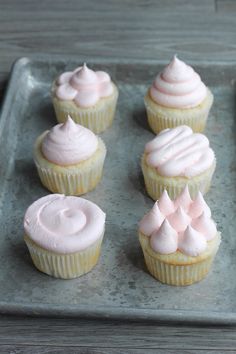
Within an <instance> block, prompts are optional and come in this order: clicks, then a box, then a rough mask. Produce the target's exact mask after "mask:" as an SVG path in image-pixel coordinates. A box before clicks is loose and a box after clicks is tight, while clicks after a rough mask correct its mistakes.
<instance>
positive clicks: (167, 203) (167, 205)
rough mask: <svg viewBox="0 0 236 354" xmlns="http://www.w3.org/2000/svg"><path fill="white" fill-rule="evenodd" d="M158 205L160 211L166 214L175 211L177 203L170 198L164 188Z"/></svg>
mask: <svg viewBox="0 0 236 354" xmlns="http://www.w3.org/2000/svg"><path fill="white" fill-rule="evenodd" d="M158 206H159V209H160V211H161V212H162V213H163V214H165V215H169V214H171V213H173V212H174V211H175V204H174V203H173V202H172V200H171V199H170V197H169V195H168V193H167V191H166V190H164V192H163V193H162V195H161V197H160V199H159V200H158Z"/></svg>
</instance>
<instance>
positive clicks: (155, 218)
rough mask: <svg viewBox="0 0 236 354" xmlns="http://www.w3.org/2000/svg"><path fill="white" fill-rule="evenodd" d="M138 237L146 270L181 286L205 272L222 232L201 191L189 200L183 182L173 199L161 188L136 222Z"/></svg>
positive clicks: (157, 277) (195, 279)
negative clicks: (178, 192)
mask: <svg viewBox="0 0 236 354" xmlns="http://www.w3.org/2000/svg"><path fill="white" fill-rule="evenodd" d="M139 241H140V244H141V247H142V250H143V254H144V258H145V262H146V265H147V268H148V270H149V272H150V273H151V274H152V275H153V276H154V277H155V278H156V279H158V280H159V281H161V282H162V283H166V284H170V285H178V286H180V285H190V284H192V283H195V282H198V281H200V280H201V279H203V278H204V277H205V276H206V275H207V274H208V272H209V270H210V267H211V264H212V261H213V259H214V257H215V254H216V252H217V250H218V248H219V245H220V241H221V236H220V233H219V232H218V231H217V228H216V224H215V223H214V221H213V220H212V218H211V212H210V208H209V207H208V205H207V204H206V202H205V200H204V198H203V196H202V194H201V192H198V195H197V197H196V198H195V199H193V200H192V199H191V197H190V194H189V191H188V187H187V186H186V187H185V188H184V189H183V191H182V193H181V194H180V195H179V196H178V197H177V198H176V199H175V200H171V199H170V197H169V196H168V193H167V192H166V191H164V192H163V194H162V196H161V198H160V199H159V200H158V201H157V202H156V203H155V204H154V206H153V208H152V209H151V210H150V211H149V213H147V214H146V215H145V216H144V217H143V218H142V220H141V222H140V224H139Z"/></svg>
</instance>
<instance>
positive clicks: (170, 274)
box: [139, 234, 220, 286]
mask: <svg viewBox="0 0 236 354" xmlns="http://www.w3.org/2000/svg"><path fill="white" fill-rule="evenodd" d="M139 240H140V244H141V247H142V250H143V254H144V259H145V263H146V266H147V269H148V271H149V272H150V274H151V275H152V276H153V277H154V278H156V279H157V280H159V281H160V282H162V283H165V284H169V285H176V286H185V285H190V284H193V283H196V282H198V281H200V280H202V279H203V278H204V277H205V276H206V275H207V274H208V273H209V270H210V268H211V264H212V262H213V260H214V257H215V254H216V252H217V250H218V247H219V244H220V235H218V236H217V238H216V240H215V243H214V244H213V245H212V247H211V249H210V251H209V254H208V255H207V256H204V257H203V256H202V258H201V257H200V259H198V260H196V261H195V262H194V261H192V257H188V256H186V255H181V254H177V252H176V253H175V254H173V255H171V257H172V263H171V262H165V261H163V260H161V259H160V258H161V257H160V258H158V257H153V256H152V255H151V252H150V251H148V248H149V247H150V246H149V238H148V237H147V236H144V235H141V234H139ZM153 252H154V251H153ZM162 257H163V258H165V255H162ZM166 259H168V256H166Z"/></svg>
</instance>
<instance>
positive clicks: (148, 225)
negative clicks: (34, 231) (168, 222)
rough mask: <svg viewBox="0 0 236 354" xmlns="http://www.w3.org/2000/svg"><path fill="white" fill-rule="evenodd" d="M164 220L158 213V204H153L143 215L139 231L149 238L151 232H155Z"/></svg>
mask: <svg viewBox="0 0 236 354" xmlns="http://www.w3.org/2000/svg"><path fill="white" fill-rule="evenodd" d="M164 218H165V217H164V215H163V214H162V213H161V212H160V209H159V207H158V204H157V203H155V204H154V205H153V207H152V209H151V210H150V211H149V213H148V214H146V215H144V217H143V218H142V220H141V222H140V231H141V232H142V233H143V234H144V235H148V236H150V235H151V234H152V233H153V231H155V230H156V229H158V228H159V227H160V226H161V224H162V222H163V220H164Z"/></svg>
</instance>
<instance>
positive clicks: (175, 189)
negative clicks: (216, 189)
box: [142, 156, 216, 201]
mask: <svg viewBox="0 0 236 354" xmlns="http://www.w3.org/2000/svg"><path fill="white" fill-rule="evenodd" d="M215 166H216V163H215V162H214V164H212V166H211V167H210V168H209V169H208V170H207V171H205V172H204V173H202V174H201V175H198V176H195V177H192V178H186V177H164V176H161V175H159V174H158V173H157V171H156V169H155V168H152V167H150V166H148V165H147V164H146V163H145V162H144V156H143V158H142V171H143V176H144V183H145V187H146V191H147V193H148V195H149V196H150V197H151V198H152V199H153V200H155V201H156V200H157V199H159V198H160V196H161V195H162V193H163V191H164V190H165V189H166V191H167V192H168V194H169V196H170V198H171V199H175V198H176V197H177V196H178V195H179V194H180V193H181V192H182V190H183V189H184V187H185V186H186V185H188V189H189V193H190V195H191V197H192V198H195V197H196V196H197V193H198V191H200V192H201V193H202V194H203V195H204V194H206V193H207V192H208V190H209V188H210V185H211V180H212V176H213V173H214V171H215Z"/></svg>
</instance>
